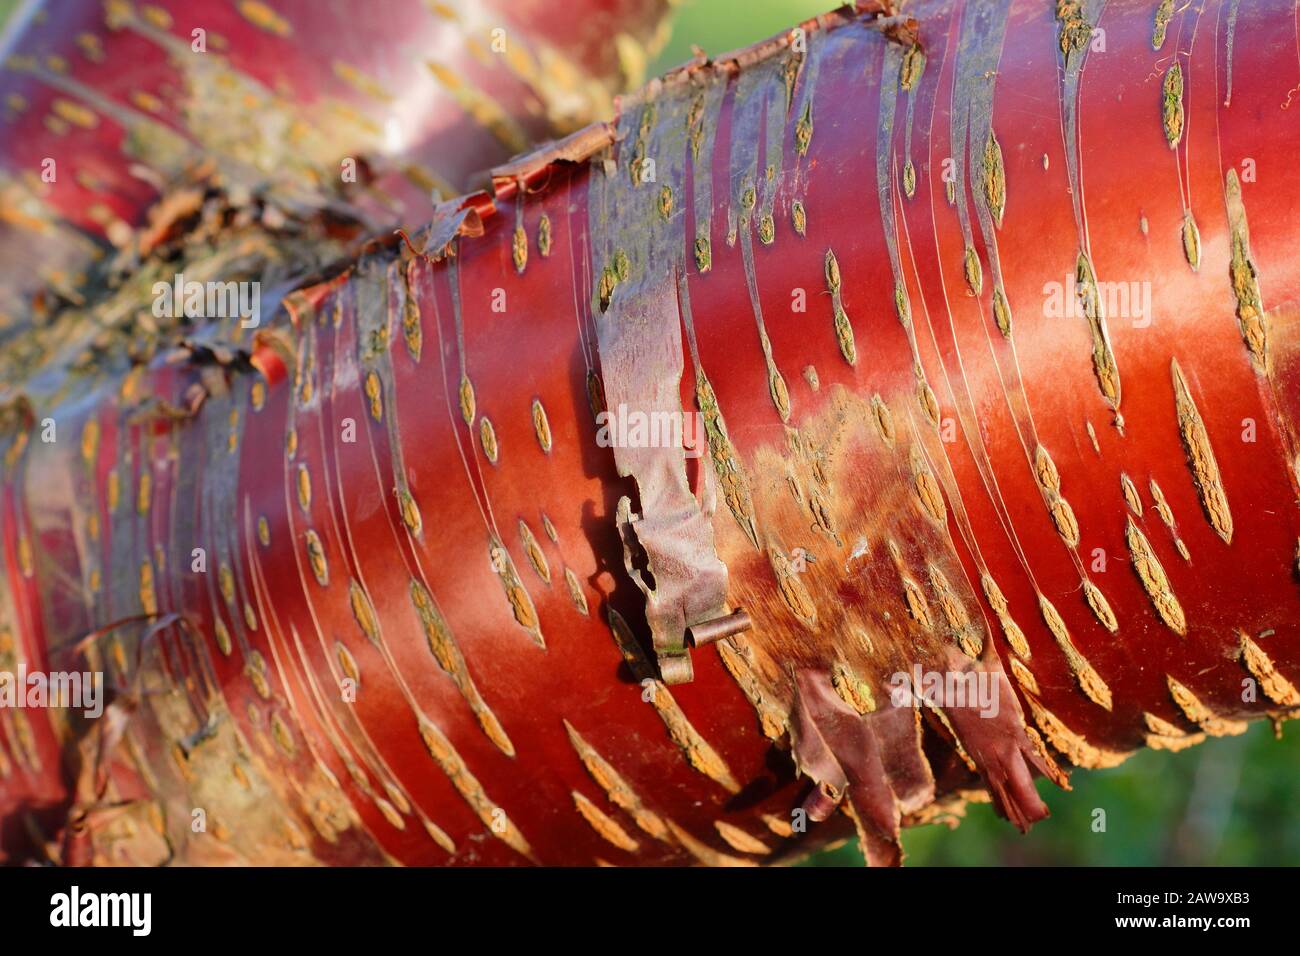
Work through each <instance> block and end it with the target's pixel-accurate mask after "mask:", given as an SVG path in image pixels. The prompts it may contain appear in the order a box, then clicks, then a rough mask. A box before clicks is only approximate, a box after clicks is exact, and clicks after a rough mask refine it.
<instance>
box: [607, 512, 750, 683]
mask: <svg viewBox="0 0 1300 956" xmlns="http://www.w3.org/2000/svg"><path fill="white" fill-rule="evenodd" d="M679 517H680V516H679ZM615 520H616V523H617V526H618V532H619V537H620V538H621V540H622V542H623V566H624V569H625V570H626V571H627V574H628V577H630V578H631V579H632V581H633V583H634V584H636V586H637V588H638V589H640V591H641V593H642V595H643V596H644V597H645V616H646V623H647V624H648V625H649V627H650V635H651V642H652V644H653V647H654V653H655V663H656V665H657V666H658V669H659V676H660V678H661V679H662V680H663V682H664V683H665V684H687V683H690V682H691V681H692V680H694V679H695V670H694V667H693V665H692V663H691V647H698V646H700V645H701V643H703V644H708V643H712V642H714V641H718V640H721V639H722V638H724V637H730V636H733V635H735V634H739V633H740V632H741V631H744V630H746V629H748V628H749V626H750V624H751V621H750V617H749V615H748V614H747V613H746V612H745V611H744V610H741V609H737V610H736V611H733V612H731V613H727V611H726V603H725V602H726V593H727V579H728V574H727V567H726V565H725V564H723V563H722V561H721V559H720V558H718V557H717V554H716V553H715V552H713V551H712V549H709V551H708V553H707V554H704V555H703V556H702V557H698V551H699V549H698V548H697V549H695V551H696V554H694V555H690V556H684V555H683V554H681V553H672V552H671V549H666V550H661V549H659V548H657V547H655V544H654V543H653V541H649V542H647V541H643V540H642V538H641V536H640V535H638V534H637V531H636V525H637V524H638V522H639V521H640V520H641V519H639V518H638V517H637V516H636V515H633V514H632V502H631V499H629V498H628V497H627V496H624V497H622V498H620V499H619V502H618V512H617V515H616V518H615ZM661 520H662V519H661ZM692 526H694V527H695V528H696V530H697V532H698V531H700V530H703V529H704V528H709V529H710V530H711V528H712V523H711V518H710V514H709V513H707V512H706V511H704V510H696V512H695V513H694V514H693V515H690V516H687V517H686V518H685V519H684V520H683V521H682V522H681V533H680V534H677V535H674V536H673V537H674V538H675V539H676V540H677V541H679V542H681V541H690V540H691V538H692V537H694V536H693V535H692V534H691V527H692ZM661 530H663V529H661ZM635 545H639V546H640V547H641V548H642V550H643V551H644V552H645V554H646V558H647V561H648V563H649V572H650V574H651V575H652V576H653V580H654V586H653V587H651V586H650V584H649V582H647V580H646V578H645V575H643V574H642V573H641V571H640V569H639V568H637V567H636V566H635V564H634V562H633V557H632V555H633V547H634V546H635ZM689 557H698V559H697V560H695V561H694V562H693V563H692V561H691V560H689ZM710 559H711V560H712V564H713V566H710ZM656 567H658V572H656ZM692 609H694V610H692ZM696 632H698V633H700V634H702V635H703V638H702V639H701V638H698V637H696V636H695V634H696Z"/></svg>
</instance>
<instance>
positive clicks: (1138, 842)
mask: <svg viewBox="0 0 1300 956" xmlns="http://www.w3.org/2000/svg"><path fill="white" fill-rule="evenodd" d="M834 6H835V3H834V0H820V2H817V0H812V2H810V0H693V2H692V0H685V2H683V3H682V5H681V7H680V8H679V9H678V11H677V16H676V20H675V24H674V27H673V35H672V39H671V40H670V42H669V43H668V45H667V46H666V47H665V48H664V50H663V51H662V53H661V54H660V56H659V58H658V60H657V61H656V62H655V64H654V66H653V67H652V68H651V71H650V72H651V75H652V76H653V75H656V74H658V73H662V72H663V71H665V70H667V69H669V68H671V67H673V66H677V65H678V64H680V63H682V62H684V61H686V60H688V59H690V57H691V44H693V43H694V44H697V45H699V46H700V47H701V48H703V50H704V52H705V53H708V54H710V55H713V54H718V53H725V52H727V51H729V50H733V49H736V48H737V47H742V46H747V45H748V44H750V43H753V42H755V41H756V40H761V39H764V38H765V37H768V36H771V35H773V34H775V33H779V32H781V31H782V30H785V29H788V28H789V27H790V26H792V25H794V24H795V23H797V22H798V21H800V20H806V19H808V18H809V17H812V16H816V15H817V14H819V13H824V12H826V11H827V10H830V9H832V8H833V7H834ZM1297 767H1300V732H1297V731H1293V732H1291V733H1290V734H1289V735H1288V738H1287V739H1284V740H1282V741H1276V740H1274V739H1273V728H1272V727H1271V726H1269V725H1268V724H1267V723H1259V724H1255V725H1253V726H1252V727H1251V729H1250V731H1249V733H1247V734H1245V735H1243V736H1241V737H1227V738H1219V739H1214V740H1210V741H1208V742H1207V743H1204V744H1202V745H1201V746H1199V747H1194V748H1192V749H1190V750H1185V751H1183V752H1182V753H1179V754H1171V753H1164V752H1156V751H1146V750H1144V751H1141V752H1139V753H1137V754H1135V755H1134V756H1133V757H1131V758H1130V759H1129V760H1128V761H1127V762H1126V763H1124V764H1122V765H1121V766H1119V767H1116V768H1114V769H1111V770H1100V771H1085V770H1080V771H1076V772H1075V773H1074V775H1073V778H1072V784H1073V787H1074V789H1073V791H1072V792H1070V793H1064V792H1062V791H1060V790H1058V789H1057V788H1056V787H1055V786H1054V785H1053V784H1051V783H1049V782H1047V781H1039V788H1038V789H1039V792H1040V793H1041V794H1042V797H1043V800H1044V801H1046V803H1047V805H1048V806H1049V807H1051V810H1052V815H1051V817H1050V818H1048V819H1047V820H1044V821H1043V822H1042V823H1039V824H1037V825H1036V826H1035V827H1034V829H1033V830H1032V831H1031V832H1030V833H1029V834H1028V835H1027V836H1021V835H1020V833H1019V832H1017V831H1016V830H1015V829H1014V828H1013V827H1012V826H1011V825H1010V824H1009V823H1007V822H1006V821H1005V820H1001V819H999V818H998V817H997V816H996V815H995V814H994V813H993V809H992V808H991V807H990V806H989V805H988V804H975V805H971V806H969V807H968V808H967V811H966V819H965V820H964V821H963V822H962V824H961V825H960V826H959V827H957V829H955V830H949V829H948V828H947V827H946V826H943V825H932V826H926V827H917V828H915V829H913V830H908V831H906V832H904V834H903V849H904V850H905V851H906V853H907V862H908V864H909V865H913V866H918V865H919V866H924V865H927V864H928V865H947V866H988V865H998V864H1009V865H1021V864H1076V865H1115V866H1163V865H1191V864H1203V865H1210V866H1233V865H1237V866H1245V865H1252V864H1274V865H1289V864H1294V863H1295V862H1297V861H1300V800H1298V799H1297V797H1300V774H1298V773H1297V772H1296V768H1297ZM1098 809H1100V810H1104V811H1105V824H1106V828H1105V831H1104V832H1094V829H1093V821H1094V811H1095V810H1098ZM808 865H811V866H861V865H862V857H861V855H860V854H859V853H858V849H857V846H856V845H854V844H853V843H849V844H846V845H845V846H842V847H840V848H839V849H836V850H830V851H827V852H825V853H821V854H819V855H818V856H815V857H813V858H812V859H811V860H809V861H808Z"/></svg>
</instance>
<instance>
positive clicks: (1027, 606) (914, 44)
mask: <svg viewBox="0 0 1300 956" xmlns="http://www.w3.org/2000/svg"><path fill="white" fill-rule="evenodd" d="M1293 12H1294V11H1293V5H1292V4H1286V3H1283V2H1281V0H1269V2H1261V3H1257V4H1249V5H1247V4H1238V3H1236V2H1231V0H1226V2H1223V3H1218V4H1206V5H1202V6H1200V7H1195V6H1192V5H1186V6H1184V7H1181V8H1179V9H1174V5H1173V4H1172V3H1166V2H1159V3H1156V2H1121V0H1111V2H1110V3H1101V2H1096V0H1094V2H1066V0H1063V2H1060V3H1058V4H1057V5H1056V7H1055V10H1052V9H1051V8H1050V7H1046V8H1045V6H1044V5H1043V4H1038V3H1030V2H1017V3H1013V4H1003V3H978V4H976V3H970V4H964V5H963V4H961V3H954V2H950V0H920V2H917V3H912V4H907V5H906V7H905V15H900V14H898V13H897V12H896V11H894V10H893V9H890V8H885V7H884V6H883V5H878V4H865V3H864V4H859V9H858V10H856V11H853V12H849V11H847V10H845V11H840V12H835V13H831V14H827V15H825V16H823V17H820V18H818V19H817V20H816V21H810V22H808V23H806V24H804V25H803V26H802V27H801V28H800V29H798V30H795V31H791V32H790V33H789V34H786V35H783V36H781V37H778V38H776V39H774V40H772V41H769V42H767V43H764V44H760V45H758V46H757V47H754V48H752V49H749V50H745V51H740V52H739V53H736V54H733V55H731V56H727V57H722V58H719V59H717V60H714V61H705V60H703V59H701V60H699V61H698V62H694V63H691V64H689V65H687V66H685V67H684V68H682V69H680V70H678V71H675V72H674V73H672V74H670V75H668V76H667V77H665V78H663V79H661V80H658V81H655V82H652V83H651V84H650V85H649V86H648V87H646V88H645V89H644V90H643V91H642V92H641V93H640V94H637V95H636V96H633V97H629V98H626V99H624V100H623V101H622V102H621V103H620V104H619V115H618V119H617V121H616V122H615V123H612V124H609V125H604V124H597V125H594V126H591V127H588V128H585V129H584V130H581V131H580V132H578V133H576V134H574V135H573V136H571V137H569V138H568V139H566V140H563V141H561V142H559V143H557V144H555V145H553V146H551V147H547V148H544V149H542V150H540V151H539V152H537V153H534V154H532V155H530V156H526V157H523V158H520V159H518V160H516V161H514V162H512V163H510V164H509V165H507V166H504V167H500V168H498V169H497V170H496V171H495V172H494V175H493V182H492V187H491V188H490V189H488V190H486V191H484V192H480V193H475V194H471V195H469V196H468V197H466V198H463V199H460V200H454V201H451V202H448V203H445V204H443V205H441V206H440V207H439V208H438V209H437V211H436V214H435V217H434V219H433V221H432V223H431V224H429V225H427V226H426V227H424V228H422V229H420V230H413V231H410V232H409V233H402V234H401V235H400V236H396V237H393V238H391V239H379V240H374V241H372V242H371V243H370V244H369V245H367V246H366V247H365V248H364V249H362V250H361V251H360V252H359V253H358V254H357V255H356V257H355V259H354V260H353V261H350V262H348V263H346V264H344V265H342V266H337V267H333V268H322V269H321V271H320V273H319V275H317V276H315V277H313V278H311V279H303V278H301V274H302V272H303V271H306V270H305V269H302V268H300V269H297V270H288V271H286V270H285V269H284V268H283V267H278V269H279V271H276V270H275V269H272V268H271V267H270V266H269V265H267V263H268V262H269V261H270V259H269V257H268V258H266V259H262V260H258V264H259V266H261V267H265V268H268V269H269V270H270V272H271V273H272V274H275V275H278V276H286V278H285V279H284V280H283V281H282V282H281V283H280V284H279V285H278V286H277V287H276V293H277V294H278V292H279V290H281V289H283V290H284V292H285V294H284V296H283V300H282V305H283V308H280V309H276V310H274V312H272V310H271V309H270V308H269V307H267V308H266V309H265V315H266V318H267V321H266V322H265V323H264V325H263V326H262V327H260V328H257V329H251V328H249V329H245V328H241V326H240V322H239V321H238V317H235V318H233V319H222V320H213V321H210V322H208V323H206V324H200V325H199V326H198V327H197V328H196V327H195V326H194V325H193V324H191V323H186V322H184V321H180V320H176V319H170V318H165V317H163V318H156V319H155V324H158V325H160V326H161V327H160V328H159V329H158V330H157V331H156V333H154V334H146V336H145V337H146V340H147V341H149V343H150V347H149V348H148V349H142V350H138V354H137V356H136V357H137V359H138V362H137V364H134V365H132V366H130V367H129V370H128V360H127V357H128V350H127V348H126V346H125V344H124V343H123V341H122V340H121V339H120V338H119V339H114V340H112V341H111V342H109V343H108V344H107V345H106V346H104V347H103V348H102V349H99V350H98V351H97V352H96V353H95V361H94V362H93V363H86V362H84V361H79V359H80V358H81V356H80V355H79V354H73V351H71V350H65V352H64V353H63V354H51V355H50V356H49V357H48V358H47V359H46V360H45V361H44V364H41V365H40V366H39V367H38V368H37V369H35V370H34V371H33V370H28V377H27V379H26V382H25V384H23V385H22V386H21V387H19V386H18V385H17V384H15V385H14V386H12V391H11V398H12V400H11V402H10V409H11V415H10V418H11V420H12V422H13V425H14V427H13V428H11V430H10V433H9V438H8V439H6V442H7V444H6V467H7V471H6V480H5V484H4V497H3V512H2V513H0V526H2V527H3V536H4V544H5V547H4V550H3V553H2V557H3V574H4V579H5V581H6V582H7V589H6V592H5V594H4V601H5V604H4V608H3V610H4V615H5V617H4V620H5V621H6V623H7V624H8V625H9V628H10V629H9V630H7V631H6V632H5V633H6V634H7V635H11V637H10V639H9V642H8V644H7V645H6V648H7V649H8V652H9V654H10V655H11V657H12V658H13V659H15V660H16V661H18V662H20V663H23V664H26V665H27V666H28V667H29V668H32V669H42V670H52V669H55V670H57V669H69V670H71V669H78V670H98V669H103V670H105V671H106V673H107V674H108V675H109V677H110V679H111V681H112V682H113V683H114V684H115V685H116V687H117V689H118V691H117V694H116V696H115V697H114V698H113V700H112V702H111V704H110V705H109V708H108V711H107V713H106V715H105V717H104V718H102V719H100V720H98V721H83V720H82V719H81V718H80V717H79V716H77V715H75V714H71V713H68V712H65V711H61V710H45V711H43V712H32V711H23V710H12V711H0V757H2V760H3V762H0V774H3V775H4V779H3V781H2V784H3V796H0V812H3V813H5V814H7V816H6V820H7V821H8V822H9V829H8V830H7V831H6V834H7V839H8V840H9V841H10V844H11V845H13V844H16V842H17V836H18V829H17V828H18V827H20V826H22V825H23V824H24V822H25V823H26V824H27V825H26V826H25V828H24V829H23V831H22V832H25V833H35V834H36V835H37V836H38V837H39V840H40V842H41V843H42V844H43V845H44V846H45V847H46V849H47V852H49V853H51V855H54V856H56V857H58V858H60V859H63V860H70V861H77V860H95V861H105V862H161V861H166V860H172V859H177V858H182V859H185V860H189V861H196V862H233V861H253V862H309V861H317V862H325V863H362V862H383V861H399V862H405V863H437V864H445V863H452V864H511V863H520V862H526V861H531V862H538V863H544V864H591V863H593V862H599V863H611V864H618V865H623V864H631V863H690V862H698V863H706V864H714V865H721V864H741V865H746V864H753V863H759V862H769V861H773V860H778V859H784V858H786V857H787V856H789V855H791V854H796V853H802V852H806V851H807V850H809V849H811V848H813V847H816V846H819V845H822V844H824V843H826V842H828V841H830V840H833V839H838V838H840V837H842V836H844V835H845V834H846V833H851V832H853V831H854V829H856V832H857V833H858V836H859V838H860V840H861V842H862V845H863V847H864V851H865V853H866V855H867V858H868V860H869V861H870V862H872V863H894V862H898V860H899V858H900V856H901V851H900V848H899V828H900V826H903V825H909V824H915V823H919V822H925V821H932V820H936V819H944V818H949V817H951V816H953V815H954V814H956V813H958V812H959V810H960V806H961V804H962V803H963V802H964V801H965V800H969V799H981V798H983V795H984V794H985V793H987V794H988V798H991V799H992V801H993V803H994V805H995V806H996V808H997V809H998V811H999V812H1000V813H1001V814H1003V815H1004V816H1006V817H1008V818H1009V819H1010V820H1011V821H1012V822H1013V823H1014V824H1016V825H1017V826H1020V827H1021V828H1027V827H1028V826H1029V825H1030V824H1032V823H1033V822H1034V821H1035V820H1037V819H1040V818H1041V817H1043V816H1044V815H1045V814H1046V807H1045V805H1044V804H1043V803H1042V801H1041V800H1040V798H1039V797H1038V794H1037V791H1036V789H1035V786H1034V777H1035V776H1037V775H1045V776H1047V777H1049V778H1051V779H1052V780H1053V781H1055V782H1056V783H1057V784H1059V785H1062V786H1068V781H1067V776H1066V774H1067V770H1068V769H1069V768H1070V767H1071V766H1077V767H1086V768H1099V767H1107V766H1112V765H1114V764H1116V763H1118V762H1120V761H1122V760H1123V759H1124V758H1125V756H1126V755H1128V754H1129V753H1131V752H1132V751H1134V750H1135V749H1136V748H1138V747H1141V746H1144V745H1145V746H1152V747H1162V748H1173V749H1177V748H1181V747H1184V746H1187V745H1189V744H1193V743H1195V742H1197V741H1198V740H1200V739H1202V738H1203V737H1204V736H1205V735H1206V734H1211V735H1217V734H1232V733H1240V732H1241V731H1242V730H1243V729H1244V727H1245V722H1246V721H1248V720H1250V719H1253V718H1258V717H1270V718H1272V719H1274V720H1275V721H1281V720H1282V719H1283V718H1285V717H1288V716H1291V715H1292V714H1293V713H1294V711H1295V709H1296V707H1297V706H1300V693H1297V690H1296V688H1295V683H1296V681H1297V680H1300V639H1298V636H1297V630H1296V626H1295V620H1296V608H1297V603H1296V601H1297V592H1296V587H1297V566H1296V561H1297V542H1298V541H1300V518H1298V516H1297V514H1296V512H1295V503H1296V500H1297V499H1296V492H1297V481H1298V480H1300V476H1298V475H1297V468H1298V467H1300V462H1298V460H1297V453H1298V452H1300V447H1298V446H1297V436H1296V431H1295V422H1296V418H1295V413H1296V403H1297V401H1298V400H1300V398H1298V396H1300V391H1297V383H1296V382H1295V376H1296V370H1295V362H1294V356H1295V348H1296V330H1297V319H1298V318H1300V316H1298V313H1297V305H1296V302H1297V293H1298V291H1300V261H1297V259H1296V257H1295V255H1294V254H1293V250H1292V248H1291V245H1292V244H1291V242H1289V240H1290V238H1291V236H1292V234H1293V232H1294V223H1295V222H1296V221H1297V216H1298V215H1300V199H1298V198H1297V194H1296V191H1295V189H1294V188H1292V185H1291V184H1290V183H1289V182H1288V180H1287V177H1286V176H1285V174H1284V169H1285V165H1284V164H1285V163H1286V162H1287V159H1288V157H1289V156H1290V155H1291V154H1292V153H1293V152H1294V151H1295V147H1296V145H1297V138H1298V137H1297V133H1296V129H1297V127H1296V124H1295V121H1294V118H1293V117H1291V116H1290V114H1289V109H1290V106H1291V102H1292V94H1293V93H1294V92H1295V87H1296V84H1297V81H1298V80H1300V76H1297V69H1298V68H1300V61H1298V60H1297V52H1296V51H1297V49H1298V48H1300V47H1298V46H1297V44H1298V43H1300V36H1298V35H1297V25H1296V22H1295V18H1294V16H1293V15H1292V14H1293ZM1198 57H1199V59H1198ZM1085 187H1086V188H1085ZM309 224H311V225H313V226H314V227H319V222H318V220H315V219H313V220H310V222H309ZM236 227H238V228H243V229H244V230H245V231H244V232H243V233H238V228H237V229H236V231H237V233H238V235H239V236H240V237H242V238H248V241H252V240H251V238H249V237H252V236H255V235H258V234H259V233H258V229H259V228H260V227H257V226H256V225H255V224H246V225H244V226H240V225H239V224H238V223H236ZM321 235H322V233H321V231H320V230H319V228H317V231H316V232H311V231H310V230H308V229H306V228H305V229H304V232H303V233H302V234H301V235H297V234H295V235H294V236H293V237H292V238H290V239H285V240H284V244H283V249H282V251H283V255H284V257H285V258H286V259H289V261H291V262H294V263H295V264H300V263H301V262H302V261H303V260H304V259H310V262H311V265H310V268H316V267H317V264H318V263H319V262H321V261H323V260H324V259H325V258H326V257H325V256H324V255H323V254H321V250H322V249H326V248H329V249H332V248H334V247H333V246H330V245H329V244H328V243H326V242H325V241H324V240H323V239H322V238H320V237H321ZM304 237H306V238H304ZM308 240H310V241H308ZM277 241H279V240H278V237H277ZM206 242H207V244H206V245H203V246H202V247H201V248H198V247H196V248H195V249H193V250H190V251H188V252H186V253H185V254H184V255H183V256H182V258H181V262H182V263H183V264H184V265H185V266H187V267H190V268H193V270H194V272H195V274H198V273H199V271H200V267H201V265H202V262H203V261H205V260H204V259H203V258H201V257H200V255H199V253H202V254H203V255H204V256H208V255H211V254H212V248H213V247H214V246H215V247H216V248H217V249H218V251H219V252H225V251H228V248H229V246H228V245H226V243H227V240H225V239H221V240H217V239H208V240H206ZM229 242H230V243H231V244H233V240H229ZM304 247H305V248H304ZM308 252H310V253H311V254H312V255H311V256H308ZM232 255H233V254H232ZM191 256H192V257H191ZM293 256H298V257H299V258H297V259H294V258H292V257H293ZM221 261H222V262H230V261H232V259H231V258H226V259H221ZM191 264H192V265H191ZM230 268H231V270H234V271H237V268H236V267H234V266H232V267H230ZM177 271H179V270H178V265H177V261H176V259H174V258H173V259H168V260H165V261H156V259H155V260H149V259H148V258H146V259H145V260H144V261H143V262H142V263H141V266H140V270H139V271H138V272H137V273H136V275H135V276H134V277H133V279H132V281H134V282H139V283H142V285H141V286H140V288H141V289H144V288H150V285H149V283H150V281H152V280H155V279H158V278H160V277H161V279H162V280H163V281H164V284H166V280H168V279H170V278H171V277H172V276H173V275H174V274H175V273H176V272H177ZM214 275H215V276H216V277H218V278H220V279H222V280H227V279H229V278H231V277H232V272H231V271H225V272H221V271H219V272H215V273H214ZM242 275H243V273H240V274H239V276H233V277H241V276H242ZM250 275H253V276H254V277H255V275H256V273H250ZM287 277H293V280H294V281H289V278H287ZM267 286H268V287H270V283H269V282H268V283H267ZM290 289H291V291H290ZM136 295H137V299H136V305H137V308H139V307H143V306H144V305H145V304H146V303H147V302H148V297H147V296H145V295H144V294H143V292H142V291H138V292H137V293H136ZM69 311H72V310H69ZM60 321H62V322H64V323H69V324H70V323H71V322H72V321H73V319H72V318H71V317H68V318H63V319H62V320H60V319H57V318H56V320H55V324H54V326H53V327H54V328H58V329H61V330H63V331H64V332H65V333H66V330H67V328H69V327H71V328H74V329H75V328H76V326H70V325H69V324H64V325H60V324H59V322H60ZM146 331H147V330H146ZM10 381H15V380H14V379H10ZM45 419H49V420H52V421H53V422H54V424H55V426H56V429H57V432H56V434H57V439H56V440H54V441H42V440H41V439H42V427H43V422H44V420H45ZM674 423H676V424H679V425H680V426H681V430H680V432H674V431H673V430H672V429H671V428H669V429H668V432H667V434H664V433H663V432H661V431H660V428H661V427H662V426H664V425H665V424H668V425H673V424H674ZM86 635H89V637H87V636H86ZM6 648H0V649H6ZM65 821H66V823H65ZM200 825H201V826H200Z"/></svg>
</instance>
